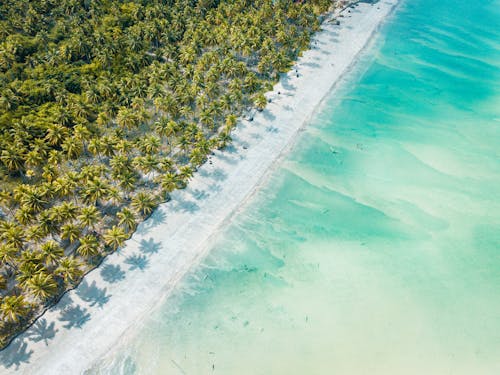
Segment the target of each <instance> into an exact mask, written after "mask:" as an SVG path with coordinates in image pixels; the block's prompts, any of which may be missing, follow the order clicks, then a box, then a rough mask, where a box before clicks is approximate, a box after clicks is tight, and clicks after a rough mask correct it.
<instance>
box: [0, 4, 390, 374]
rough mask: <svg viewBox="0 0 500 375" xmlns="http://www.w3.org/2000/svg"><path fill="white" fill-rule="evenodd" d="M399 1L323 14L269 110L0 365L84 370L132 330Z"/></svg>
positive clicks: (3, 368)
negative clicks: (336, 16)
mask: <svg viewBox="0 0 500 375" xmlns="http://www.w3.org/2000/svg"><path fill="white" fill-rule="evenodd" d="M396 3H397V0H383V1H381V2H379V3H378V4H375V5H369V4H366V3H361V4H360V5H359V6H358V7H356V8H355V9H351V10H350V13H348V11H347V10H346V11H345V12H344V15H345V17H344V18H343V19H341V25H340V26H335V25H334V24H333V23H329V22H328V21H326V22H325V23H324V25H323V31H322V32H320V33H318V34H317V35H316V36H315V38H314V39H313V40H314V41H313V48H312V49H311V50H309V51H307V52H305V53H304V56H303V57H302V58H300V60H299V62H298V63H297V64H296V68H297V69H298V73H299V74H298V77H297V73H296V71H295V68H294V69H293V70H292V71H291V72H289V73H288V74H287V75H286V76H284V77H283V78H282V80H281V81H280V83H279V84H277V85H276V86H275V88H274V91H273V92H270V93H269V94H268V98H270V99H271V100H272V102H271V103H269V105H268V107H267V108H266V110H265V111H263V112H262V113H257V114H256V115H255V116H254V120H253V121H252V122H249V121H245V120H244V121H240V122H239V123H238V126H237V129H236V130H235V132H234V134H233V139H234V142H233V145H232V146H231V147H230V148H229V149H228V150H225V151H224V152H216V153H215V156H213V157H211V160H210V162H207V163H206V164H205V165H203V166H202V167H201V168H200V169H199V171H198V173H197V174H196V175H195V178H194V179H193V181H191V183H190V184H189V187H188V188H187V189H186V190H183V191H178V192H175V193H174V194H173V199H172V201H171V202H169V203H167V204H163V205H161V206H160V208H159V209H158V210H157V211H156V212H155V213H154V214H153V215H152V217H151V218H149V219H148V220H147V221H145V222H144V223H142V224H141V225H140V226H139V228H138V230H137V232H136V233H135V234H134V236H133V237H132V239H130V240H129V241H127V244H126V246H125V247H124V248H123V249H120V250H119V251H118V252H117V253H114V254H112V255H110V256H109V257H108V258H106V259H105V261H104V262H103V263H102V265H101V266H100V267H99V268H97V269H95V270H94V271H92V272H91V273H89V274H88V275H87V276H86V277H85V280H84V281H83V282H82V284H81V285H80V286H79V287H78V288H77V289H75V290H73V291H71V292H69V293H67V294H66V295H65V296H64V297H63V298H62V299H61V301H60V303H59V304H58V305H56V306H55V307H53V308H52V309H50V310H48V311H47V312H46V313H45V314H44V315H43V317H42V318H41V319H39V320H38V321H37V323H36V324H35V325H34V326H33V327H31V328H30V329H29V330H27V331H26V332H25V333H24V334H22V335H20V336H19V337H18V338H16V339H15V340H14V341H13V342H12V344H11V345H10V346H9V347H8V348H7V349H5V350H4V351H2V352H0V373H2V374H4V373H5V374H10V373H14V372H15V373H19V374H79V373H82V372H83V371H85V370H86V369H88V368H89V367H90V366H91V365H92V364H93V363H94V362H95V361H96V360H97V359H99V358H101V357H103V356H105V355H106V354H107V353H109V352H110V351H112V350H113V348H114V347H116V343H118V342H124V341H126V340H127V338H128V337H130V336H133V334H134V332H136V330H137V329H138V328H140V325H141V322H142V320H143V319H145V318H146V317H147V316H148V314H149V312H150V311H151V309H154V308H155V307H156V306H157V305H158V304H159V303H161V301H162V300H163V299H164V298H166V297H167V296H168V294H169V292H170V291H171V290H172V289H173V288H174V286H175V284H176V282H177V281H178V280H179V279H180V278H182V276H183V275H184V274H185V273H186V272H187V270H189V268H190V267H192V266H193V265H194V264H197V263H198V262H199V261H200V259H202V258H203V257H204V256H205V254H206V252H207V251H208V250H210V243H211V242H212V241H213V239H214V238H215V237H216V236H217V234H218V232H219V231H220V228H222V227H223V226H224V225H225V224H226V223H227V222H229V221H230V218H231V217H232V215H233V214H234V213H235V212H236V211H237V210H238V209H240V208H241V207H242V205H243V204H244V203H245V202H246V201H247V200H248V199H249V198H250V197H251V196H252V194H253V193H254V192H255V191H256V189H257V188H258V186H259V185H260V184H262V182H263V181H265V177H266V176H267V175H268V174H269V172H270V171H271V170H272V168H273V166H275V165H276V161H277V160H279V159H280V158H281V156H282V155H283V154H285V153H286V151H287V150H288V149H289V148H290V147H291V145H292V144H293V142H294V140H295V138H296V136H297V134H298V132H299V130H300V129H301V128H302V127H304V126H305V125H306V124H307V122H308V121H309V119H310V118H311V117H312V116H313V114H314V112H315V110H316V108H317V107H318V105H319V104H320V103H321V101H322V99H323V98H324V97H325V96H326V95H327V94H328V93H330V91H331V89H332V87H333V86H334V85H335V84H336V83H338V82H339V80H340V78H341V77H342V76H343V74H344V73H345V72H346V71H348V70H349V68H350V67H351V66H352V64H353V63H355V61H356V58H357V56H358V55H359V53H360V52H361V51H362V50H363V48H364V47H365V46H366V45H367V44H368V43H369V41H370V40H371V39H372V36H373V35H374V33H375V32H376V31H377V30H378V28H379V25H380V24H381V23H382V21H383V20H384V19H385V17H386V16H387V15H388V14H390V13H391V11H392V10H393V9H394V7H395V5H396ZM278 92H280V94H279V95H278Z"/></svg>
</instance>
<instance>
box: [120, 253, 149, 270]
mask: <svg viewBox="0 0 500 375" xmlns="http://www.w3.org/2000/svg"><path fill="white" fill-rule="evenodd" d="M125 263H127V264H129V265H130V268H129V270H130V271H133V270H137V269H138V270H141V271H143V270H144V269H146V267H147V266H148V263H149V261H148V258H146V256H145V255H137V254H136V255H131V256H129V257H128V258H127V259H125Z"/></svg>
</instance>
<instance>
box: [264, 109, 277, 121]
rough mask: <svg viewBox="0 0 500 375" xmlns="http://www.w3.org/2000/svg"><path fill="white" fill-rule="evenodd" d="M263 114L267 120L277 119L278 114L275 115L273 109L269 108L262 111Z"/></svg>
mask: <svg viewBox="0 0 500 375" xmlns="http://www.w3.org/2000/svg"><path fill="white" fill-rule="evenodd" d="M262 115H263V116H264V118H265V119H266V120H267V121H273V120H275V119H276V116H275V115H273V114H272V113H271V111H269V110H268V109H265V110H264V111H262Z"/></svg>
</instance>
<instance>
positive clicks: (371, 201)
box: [93, 0, 500, 375]
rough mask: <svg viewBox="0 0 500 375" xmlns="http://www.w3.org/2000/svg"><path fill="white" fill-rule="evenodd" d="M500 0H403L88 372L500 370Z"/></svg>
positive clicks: (234, 372) (449, 371) (454, 371)
mask: <svg viewBox="0 0 500 375" xmlns="http://www.w3.org/2000/svg"><path fill="white" fill-rule="evenodd" d="M498 25H500V3H499V2H498V1H481V2H476V1H465V0H461V1H460V0H459V1H457V0H453V1H452V0H441V1H434V0H407V1H406V2H405V3H404V5H403V6H401V8H400V9H399V10H398V13H397V15H396V16H395V18H394V19H393V20H392V21H391V22H390V24H389V25H387V27H386V28H385V29H384V30H383V36H382V39H383V43H382V42H381V43H380V45H378V46H377V47H376V48H375V50H374V51H372V53H370V57H366V58H365V59H364V61H363V62H362V64H361V65H362V68H360V69H364V70H363V71H364V74H362V76H360V74H359V72H354V73H353V74H352V76H351V77H350V81H349V82H348V83H347V84H345V85H344V87H343V88H342V89H341V91H340V92H337V93H336V94H335V96H334V97H332V98H330V100H329V101H328V102H327V104H326V105H325V107H324V108H323V109H322V111H321V112H320V113H319V114H318V115H317V118H316V119H315V121H314V124H312V125H311V127H310V128H309V129H308V130H307V131H306V132H305V133H304V135H303V136H302V138H301V140H300V142H299V143H298V145H297V146H296V147H295V149H294V150H293V151H292V153H291V154H290V155H289V157H288V159H287V160H286V161H285V162H284V163H283V166H282V168H281V169H280V170H278V171H277V172H276V173H275V174H274V176H273V177H272V179H271V181H270V182H269V183H268V184H267V187H266V188H264V189H263V190H262V191H261V192H259V194H258V195H257V197H256V198H255V200H254V201H253V203H252V204H251V205H250V206H249V207H248V208H247V209H246V210H245V211H244V212H243V213H241V214H239V215H238V216H237V217H236V218H235V219H234V221H233V223H232V224H231V225H230V226H229V228H227V230H225V232H224V233H223V235H222V236H221V238H220V239H219V241H218V242H217V244H216V246H215V247H214V249H213V251H212V252H211V254H210V256H209V258H208V259H206V260H205V261H204V263H203V264H202V265H201V266H200V267H199V268H198V269H196V270H194V271H193V272H192V273H191V274H190V275H188V277H186V279H185V281H184V282H183V283H182V285H181V286H180V287H179V290H178V292H177V293H176V294H175V295H174V296H173V297H172V298H171V299H169V300H168V301H167V303H166V304H165V305H164V306H163V307H162V308H161V309H160V311H158V312H156V313H155V315H154V316H152V317H151V318H150V319H148V320H147V321H145V322H144V328H143V329H142V331H141V332H140V333H139V335H138V337H136V338H135V339H134V340H133V342H131V343H130V344H129V345H128V346H127V347H126V348H123V349H120V350H119V353H118V354H117V355H116V356H114V357H113V358H112V359H109V358H108V359H106V360H104V361H103V362H102V363H101V364H100V366H101V367H100V368H99V369H95V370H94V371H93V373H106V374H109V373H113V374H114V373H116V374H211V373H214V374H464V375H465V374H500V293H499V287H500V230H499V228H500V29H499V27H498Z"/></svg>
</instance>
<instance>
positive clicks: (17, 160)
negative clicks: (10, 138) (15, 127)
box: [0, 146, 24, 172]
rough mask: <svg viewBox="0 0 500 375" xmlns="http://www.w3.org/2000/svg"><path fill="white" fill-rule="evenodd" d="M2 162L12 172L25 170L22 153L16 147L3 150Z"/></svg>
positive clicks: (0, 157)
mask: <svg viewBox="0 0 500 375" xmlns="http://www.w3.org/2000/svg"><path fill="white" fill-rule="evenodd" d="M0 160H1V161H2V163H3V164H4V165H5V166H6V167H7V169H8V170H9V171H10V172H18V171H21V170H22V169H23V168H24V157H23V154H22V151H21V150H19V148H18V147H16V146H11V147H8V148H6V149H4V150H2V153H1V154H0Z"/></svg>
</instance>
